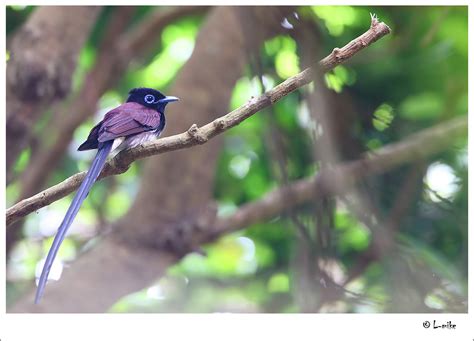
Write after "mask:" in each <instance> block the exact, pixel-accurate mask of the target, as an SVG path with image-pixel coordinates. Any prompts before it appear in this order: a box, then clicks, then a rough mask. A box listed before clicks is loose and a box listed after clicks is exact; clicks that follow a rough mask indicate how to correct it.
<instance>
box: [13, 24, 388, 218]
mask: <svg viewBox="0 0 474 341" xmlns="http://www.w3.org/2000/svg"><path fill="white" fill-rule="evenodd" d="M371 18H372V20H371V25H370V28H369V29H368V30H367V31H366V32H365V33H363V34H362V35H361V36H359V37H357V38H356V39H354V40H352V41H351V42H349V43H348V44H347V45H345V46H344V47H342V48H335V49H334V50H333V51H332V52H331V54H329V55H328V56H327V57H326V58H324V59H322V60H321V61H320V62H319V63H318V64H317V65H315V66H313V67H310V68H307V69H305V70H303V71H302V72H300V73H299V74H297V75H295V76H293V77H290V78H288V79H287V80H285V81H284V82H282V83H281V84H279V85H277V86H276V87H274V88H273V89H271V90H269V91H267V92H266V93H265V94H263V95H262V96H259V97H256V98H252V99H251V100H250V101H249V102H247V103H246V104H244V105H243V106H241V107H239V108H237V109H235V110H234V111H232V112H230V113H228V114H227V115H224V116H222V117H220V118H218V119H216V120H214V121H212V122H210V123H208V124H206V125H204V126H202V127H201V128H198V127H197V126H196V125H193V126H191V127H190V128H189V129H188V131H187V132H184V133H181V134H177V135H173V136H170V137H166V138H161V139H158V140H156V141H153V142H149V143H146V144H143V145H142V146H139V147H137V148H134V149H131V150H126V151H124V152H121V153H119V154H118V155H117V156H116V157H115V158H113V159H111V160H110V161H109V162H107V164H106V165H105V168H104V170H103V171H102V173H101V175H100V177H99V178H104V177H106V176H110V175H116V174H121V173H124V172H125V171H127V169H128V168H129V167H130V165H131V163H133V162H134V161H135V160H138V159H142V158H146V157H149V156H152V155H157V154H162V153H165V152H169V151H173V150H178V149H184V148H190V147H192V146H195V145H198V144H204V143H206V142H207V141H208V140H209V139H211V138H213V137H215V136H216V135H218V134H221V133H223V132H225V131H226V130H228V129H230V128H232V127H234V126H236V125H238V124H239V123H241V122H242V121H244V120H245V119H247V118H249V117H250V116H252V115H254V114H255V113H257V112H258V111H260V110H261V109H263V108H266V107H268V106H270V105H272V104H273V103H275V102H277V101H278V100H280V99H281V98H283V97H284V96H286V95H288V94H289V93H291V92H293V91H295V90H296V89H298V88H300V87H302V86H303V85H306V84H308V83H310V82H311V81H312V79H313V74H314V72H315V71H316V70H317V69H320V70H321V71H323V72H327V71H329V70H331V69H333V68H334V67H336V66H337V65H339V64H342V63H343V62H345V61H346V60H347V59H349V58H351V57H352V56H353V55H355V54H356V53H357V52H359V51H360V50H362V49H364V48H365V47H367V46H369V45H370V44H372V43H374V42H376V41H377V40H379V39H380V38H382V37H383V36H385V35H387V34H389V33H390V28H389V27H388V26H387V25H386V24H385V23H383V22H379V21H378V19H377V18H376V17H375V16H371ZM85 174H86V172H81V173H77V174H75V175H73V176H71V177H69V178H67V179H66V180H64V181H63V182H61V183H59V184H57V185H55V186H52V187H50V188H48V189H46V190H44V191H42V192H40V193H38V194H36V195H34V196H32V197H30V198H27V199H24V200H22V201H20V202H18V203H17V204H15V205H14V206H12V207H10V208H9V209H7V217H6V220H7V225H10V224H11V223H13V222H14V221H16V220H18V219H20V218H22V217H24V216H26V215H27V214H29V213H31V212H33V211H35V210H37V209H39V208H41V207H44V206H47V205H49V204H51V203H52V202H54V201H56V200H58V199H60V198H62V197H64V196H66V195H68V194H69V193H71V192H72V191H74V190H75V189H76V188H78V187H79V185H80V183H81V182H82V180H83V179H84V177H85Z"/></svg>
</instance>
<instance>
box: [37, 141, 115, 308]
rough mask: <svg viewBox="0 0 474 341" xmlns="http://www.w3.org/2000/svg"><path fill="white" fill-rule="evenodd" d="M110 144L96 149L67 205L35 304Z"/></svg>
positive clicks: (102, 163)
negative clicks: (79, 184)
mask: <svg viewBox="0 0 474 341" xmlns="http://www.w3.org/2000/svg"><path fill="white" fill-rule="evenodd" d="M112 144H113V140H112V141H107V142H104V143H103V144H102V145H101V146H100V147H99V150H98V151H97V154H96V156H95V158H94V161H92V165H91V167H90V169H89V171H88V172H87V174H86V177H85V178H84V181H83V182H82V184H81V186H80V187H79V189H78V190H77V193H76V195H75V197H74V199H73V200H72V203H71V206H69V209H68V210H67V212H66V215H65V216H64V219H63V222H62V223H61V225H60V226H59V228H58V232H57V233H56V236H55V237H54V241H53V245H51V248H50V249H49V252H48V256H47V257H46V261H45V262H44V265H43V271H42V272H41V276H40V279H39V282H38V289H37V290H36V297H35V304H38V303H39V301H40V300H41V297H42V296H43V292H44V288H45V286H46V283H47V281H48V275H49V271H50V270H51V266H52V265H53V262H54V259H55V258H56V254H57V253H58V250H59V246H60V245H61V243H62V242H63V240H64V237H65V236H66V232H67V231H68V229H69V227H70V226H71V224H72V222H73V221H74V218H75V217H76V215H77V212H79V208H80V207H81V205H82V202H83V201H84V199H85V198H86V197H87V194H88V193H89V190H90V189H91V187H92V185H93V184H94V182H95V181H96V180H97V177H98V176H99V174H100V172H101V171H102V168H104V164H105V160H106V159H107V155H109V153H110V150H111V149H112Z"/></svg>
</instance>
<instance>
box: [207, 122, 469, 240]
mask: <svg viewBox="0 0 474 341" xmlns="http://www.w3.org/2000/svg"><path fill="white" fill-rule="evenodd" d="M466 134H467V115H466V116H463V117H459V118H455V119H452V120H450V121H448V122H444V123H440V124H438V125H436V126H434V127H431V128H427V129H425V130H423V131H421V132H418V133H415V134H413V135H412V136H410V137H407V138H406V139H404V140H403V141H401V142H397V143H392V144H390V145H387V146H385V147H382V148H380V149H378V150H377V151H375V152H366V153H365V154H363V155H362V158H360V159H359V160H355V161H349V162H345V163H341V164H339V165H336V166H335V167H332V168H326V169H324V170H322V171H320V172H319V173H318V174H316V175H315V176H313V177H310V178H308V179H303V180H298V181H294V182H292V183H291V184H290V185H287V186H283V187H281V188H278V189H276V190H275V191H273V192H270V193H268V194H267V195H266V196H265V197H264V198H263V199H260V200H257V201H254V202H250V203H248V204H245V205H243V206H241V207H240V208H239V209H238V210H237V211H236V212H235V213H234V214H232V215H230V216H229V217H225V218H219V219H217V221H216V223H215V224H214V227H215V228H214V234H215V235H216V236H217V235H222V234H223V233H228V232H232V231H236V230H240V229H242V228H245V227H247V226H249V225H251V224H255V223H259V222H262V221H267V220H269V219H271V218H273V217H275V216H277V215H279V214H281V213H283V212H285V211H287V210H289V209H291V208H293V207H295V206H298V205H301V204H303V203H305V202H307V201H309V200H313V199H314V198H315V196H318V195H322V194H325V195H328V194H330V195H337V194H340V193H344V192H346V191H348V190H349V189H350V188H351V187H352V186H353V185H354V184H355V183H356V182H357V181H359V180H361V179H362V178H365V177H368V176H371V175H375V174H381V173H383V172H386V171H388V170H391V169H393V168H395V167H398V166H401V165H403V164H406V163H410V162H414V161H420V160H424V159H427V158H429V157H431V156H433V155H435V154H437V153H439V152H442V151H443V150H445V149H446V148H447V147H449V146H450V145H452V144H453V143H454V142H455V140H456V138H457V137H461V136H465V135H466ZM289 197H291V198H292V200H288V198H289Z"/></svg>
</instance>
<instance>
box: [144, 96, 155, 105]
mask: <svg viewBox="0 0 474 341" xmlns="http://www.w3.org/2000/svg"><path fill="white" fill-rule="evenodd" d="M143 99H144V101H145V103H148V104H152V103H153V102H155V96H153V95H150V94H148V95H146V96H145V97H144V98H143Z"/></svg>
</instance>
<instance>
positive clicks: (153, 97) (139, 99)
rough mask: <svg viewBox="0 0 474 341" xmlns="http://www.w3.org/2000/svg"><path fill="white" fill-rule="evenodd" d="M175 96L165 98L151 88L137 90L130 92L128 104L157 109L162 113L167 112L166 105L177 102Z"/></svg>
mask: <svg viewBox="0 0 474 341" xmlns="http://www.w3.org/2000/svg"><path fill="white" fill-rule="evenodd" d="M177 100H178V98H177V97H174V96H165V95H163V94H162V93H161V92H159V91H158V90H155V89H150V88H135V89H132V90H130V91H129V92H128V98H127V102H135V103H140V104H141V105H144V106H145V107H148V108H151V109H155V110H156V111H159V112H161V113H164V112H165V107H166V104H168V103H169V102H174V101H177Z"/></svg>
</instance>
